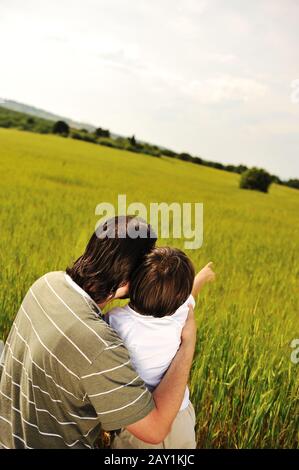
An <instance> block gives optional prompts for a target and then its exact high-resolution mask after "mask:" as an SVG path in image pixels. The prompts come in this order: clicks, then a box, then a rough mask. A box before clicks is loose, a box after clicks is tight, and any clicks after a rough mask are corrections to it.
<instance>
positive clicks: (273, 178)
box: [271, 175, 282, 184]
mask: <svg viewBox="0 0 299 470" xmlns="http://www.w3.org/2000/svg"><path fill="white" fill-rule="evenodd" d="M271 181H272V183H276V184H282V181H281V179H280V178H279V177H278V176H276V175H271Z"/></svg>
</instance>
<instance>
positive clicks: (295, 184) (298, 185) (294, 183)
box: [284, 178, 299, 189]
mask: <svg viewBox="0 0 299 470" xmlns="http://www.w3.org/2000/svg"><path fill="white" fill-rule="evenodd" d="M284 184H285V185H286V186H289V187H290V188H295V189H299V180H298V179H296V178H295V179H290V180H288V181H286V182H285V183H284Z"/></svg>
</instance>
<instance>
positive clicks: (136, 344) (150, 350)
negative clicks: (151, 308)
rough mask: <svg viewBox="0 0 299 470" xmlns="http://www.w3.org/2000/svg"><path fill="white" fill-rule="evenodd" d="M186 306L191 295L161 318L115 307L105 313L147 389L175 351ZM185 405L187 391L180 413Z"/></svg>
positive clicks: (128, 308) (187, 399) (165, 367)
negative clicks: (172, 312) (173, 310)
mask: <svg viewBox="0 0 299 470" xmlns="http://www.w3.org/2000/svg"><path fill="white" fill-rule="evenodd" d="M188 305H192V306H193V307H194V305H195V301H194V299H193V297H192V296H190V297H188V299H187V300H186V301H185V302H184V304H183V305H181V307H179V308H178V309H177V310H176V312H175V313H174V314H173V315H169V316H165V317H162V318H157V317H154V316H145V315H141V314H139V313H138V312H136V311H135V310H133V309H132V308H131V307H130V306H129V305H126V306H125V307H116V308H114V309H112V310H111V311H110V312H109V313H108V314H107V317H108V318H107V320H108V322H109V324H110V326H111V327H112V328H113V329H114V330H115V331H116V332H117V333H118V335H119V336H120V337H121V338H122V340H123V342H124V344H125V346H126V348H127V349H128V351H129V353H130V356H131V361H132V365H133V367H134V368H135V369H136V371H137V372H138V374H139V376H140V377H141V378H142V379H143V380H144V382H145V383H146V385H147V387H148V388H149V389H150V390H152V389H154V388H155V387H156V386H157V385H158V384H159V383H160V381H161V379H162V377H163V375H164V374H165V372H166V371H167V369H168V367H169V365H170V363H171V361H172V359H173V358H174V356H175V354H176V352H177V350H178V349H179V346H180V342H181V333H182V329H183V326H184V324H185V321H186V319H187V316H188V310H189V309H188ZM188 403H189V391H188V388H187V389H186V393H185V396H184V400H183V402H182V406H181V410H182V409H185V408H186V407H187V406H188Z"/></svg>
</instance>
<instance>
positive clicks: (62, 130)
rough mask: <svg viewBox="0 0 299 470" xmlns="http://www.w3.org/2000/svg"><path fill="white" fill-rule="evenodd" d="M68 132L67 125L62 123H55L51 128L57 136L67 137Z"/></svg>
mask: <svg viewBox="0 0 299 470" xmlns="http://www.w3.org/2000/svg"><path fill="white" fill-rule="evenodd" d="M69 132H70V127H69V125H68V124H67V123H66V122H64V121H57V122H55V124H54V126H53V134H59V135H63V136H65V137H67V136H68V135H69Z"/></svg>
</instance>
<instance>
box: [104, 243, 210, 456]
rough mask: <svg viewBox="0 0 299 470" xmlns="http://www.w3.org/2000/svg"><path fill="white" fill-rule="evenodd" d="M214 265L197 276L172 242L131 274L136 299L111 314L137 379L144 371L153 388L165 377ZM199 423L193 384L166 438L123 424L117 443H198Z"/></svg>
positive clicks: (171, 446)
mask: <svg viewBox="0 0 299 470" xmlns="http://www.w3.org/2000/svg"><path fill="white" fill-rule="evenodd" d="M211 265H212V263H209V264H208V265H207V266H205V267H204V268H203V269H202V270H201V271H200V272H199V273H198V274H197V276H195V272H194V267H193V265H192V263H191V261H190V259H189V258H188V257H187V256H186V255H185V253H183V252H182V251H180V250H178V249H175V248H169V247H159V248H154V249H153V250H152V251H151V252H150V253H149V254H148V255H146V257H145V259H144V261H143V263H142V264H141V265H140V266H139V267H138V269H137V270H136V271H135V273H134V274H133V276H132V278H131V283H130V292H129V295H130V303H129V304H128V305H126V306H124V307H116V308H113V309H112V310H111V311H110V312H108V314H107V321H108V322H109V324H110V326H111V327H112V328H113V329H114V330H115V331H116V332H117V333H118V335H119V336H120V337H121V338H122V340H123V342H124V344H125V346H126V348H127V349H128V350H129V353H130V357H131V362H132V365H133V367H134V368H135V370H136V371H137V373H138V376H137V377H136V380H137V379H138V377H141V378H142V379H143V380H144V382H145V383H146V385H147V387H148V389H149V390H150V391H151V390H153V389H154V388H155V387H156V386H157V385H158V384H159V383H160V381H161V379H162V377H163V375H164V374H165V372H166V371H167V369H168V367H169V365H170V363H171V361H172V359H173V357H174V356H175V354H176V352H177V350H178V349H179V346H180V342H181V332H182V329H183V327H184V324H185V321H186V319H187V316H188V306H189V305H190V304H191V305H192V306H193V307H194V305H195V300H194V297H196V296H197V294H198V293H199V291H200V290H201V288H202V286H203V285H204V284H205V283H206V282H208V281H211V280H213V279H214V276H215V275H214V273H213V271H212V268H211ZM194 427H195V413H194V409H193V406H192V404H191V402H190V400H189V390H188V387H187V388H186V391H185V396H184V399H183V402H182V405H181V408H180V411H179V413H178V415H177V417H176V419H175V421H174V422H173V425H172V429H171V431H170V433H169V434H168V436H167V437H166V439H165V440H164V441H163V442H162V443H161V444H158V445H150V444H146V443H145V442H143V441H141V440H139V439H137V438H136V437H134V436H133V435H132V434H131V433H130V432H128V431H127V430H124V429H123V430H121V431H120V432H118V433H116V435H115V437H114V440H113V442H112V448H115V449H128V448H133V449H142V448H158V449H159V448H160V449H161V448H162V449H163V448H164V449H175V448H177V449H188V448H189V449H194V448H195V447H196V441H195V431H194Z"/></svg>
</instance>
